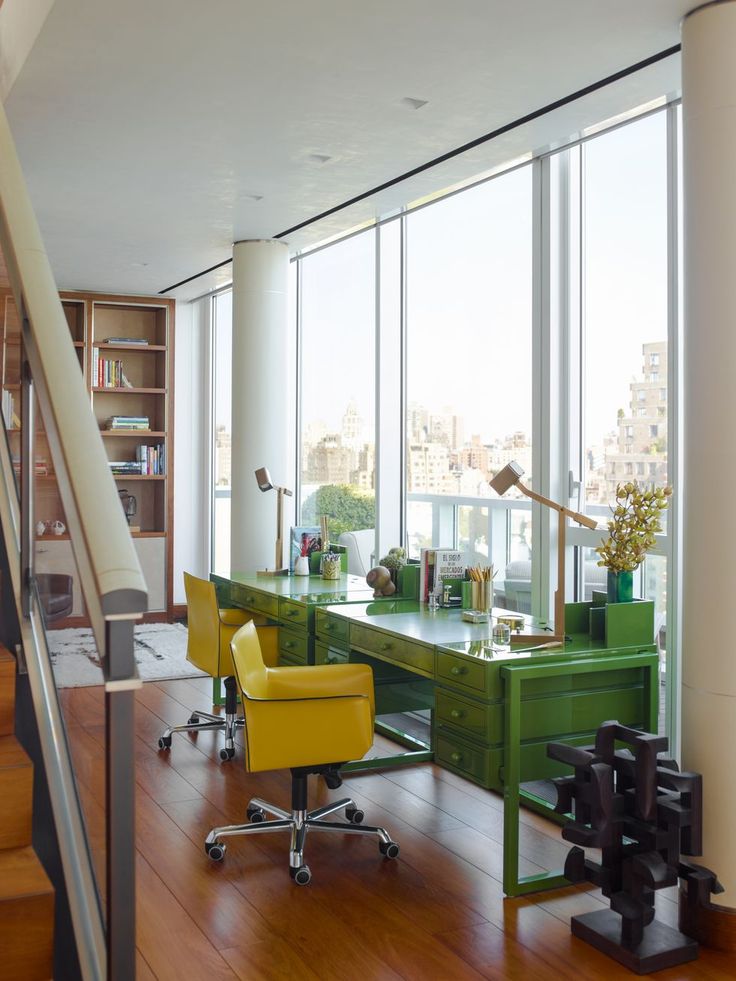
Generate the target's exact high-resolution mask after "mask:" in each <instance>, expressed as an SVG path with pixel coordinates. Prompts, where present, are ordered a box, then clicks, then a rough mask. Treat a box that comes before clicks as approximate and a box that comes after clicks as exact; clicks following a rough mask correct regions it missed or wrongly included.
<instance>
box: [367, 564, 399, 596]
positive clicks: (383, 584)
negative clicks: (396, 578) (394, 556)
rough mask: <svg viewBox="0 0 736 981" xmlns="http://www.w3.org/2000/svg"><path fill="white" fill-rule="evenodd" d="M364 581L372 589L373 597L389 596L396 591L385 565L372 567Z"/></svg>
mask: <svg viewBox="0 0 736 981" xmlns="http://www.w3.org/2000/svg"><path fill="white" fill-rule="evenodd" d="M365 581H366V582H367V583H368V585H369V586H372V587H373V595H374V596H391V594H392V593H394V592H395V591H396V586H395V585H394V584H393V582H392V580H391V573H390V572H389V570H388V569H387V568H386V566H385V565H377V566H374V568H373V569H371V570H370V572H369V573H368V575H367V576H366V577H365Z"/></svg>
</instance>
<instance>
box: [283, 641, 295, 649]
mask: <svg viewBox="0 0 736 981" xmlns="http://www.w3.org/2000/svg"><path fill="white" fill-rule="evenodd" d="M293 646H294V641H293V640H285V641H284V647H285V648H286V649H287V651H288V650H290V649H291V648H292V647H293Z"/></svg>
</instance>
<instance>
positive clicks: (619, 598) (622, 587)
mask: <svg viewBox="0 0 736 981" xmlns="http://www.w3.org/2000/svg"><path fill="white" fill-rule="evenodd" d="M606 591H607V593H608V602H609V603H631V601H632V600H633V599H634V573H633V572H613V571H612V570H611V569H609V570H608V576H607V579H606Z"/></svg>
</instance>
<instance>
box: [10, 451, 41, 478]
mask: <svg viewBox="0 0 736 981" xmlns="http://www.w3.org/2000/svg"><path fill="white" fill-rule="evenodd" d="M13 470H14V472H15V475H16V476H18V475H19V474H20V457H19V456H14V457H13ZM34 472H35V474H36V476H37V477H48V475H49V465H48V463H47V461H46V457H44V456H37V457H36V466H35V468H34Z"/></svg>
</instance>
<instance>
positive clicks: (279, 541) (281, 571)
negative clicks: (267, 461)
mask: <svg viewBox="0 0 736 981" xmlns="http://www.w3.org/2000/svg"><path fill="white" fill-rule="evenodd" d="M256 480H257V481H258V486H259V487H260V489H261V490H262V491H263V492H264V493H265V492H266V491H270V490H275V491H276V565H275V567H274V568H273V569H259V570H258V572H257V573H256V575H259V576H285V575H286V574H287V573H288V571H289V570H288V568H284V540H283V538H282V535H283V528H284V497H291V491H290V490H287V489H286V488H285V487H277V486H276V484H274V483H273V482H272V480H271V475H270V474H269V472H268V470H267V469H266V467H259V468H258V470H256Z"/></svg>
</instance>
